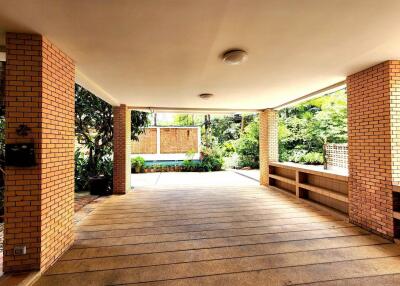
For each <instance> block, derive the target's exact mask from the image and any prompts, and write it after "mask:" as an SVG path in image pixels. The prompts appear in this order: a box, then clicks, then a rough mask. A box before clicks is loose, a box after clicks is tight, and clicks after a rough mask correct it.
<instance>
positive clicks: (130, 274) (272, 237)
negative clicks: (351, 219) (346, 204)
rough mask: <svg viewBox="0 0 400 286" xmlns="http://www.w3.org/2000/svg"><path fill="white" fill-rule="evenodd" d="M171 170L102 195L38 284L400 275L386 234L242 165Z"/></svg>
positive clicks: (185, 285)
mask: <svg viewBox="0 0 400 286" xmlns="http://www.w3.org/2000/svg"><path fill="white" fill-rule="evenodd" d="M164 175H165V178H163V177H164ZM168 175H170V174H162V175H161V177H160V178H161V180H164V181H162V182H166V183H165V184H155V185H154V184H153V185H149V186H138V187H136V188H135V191H133V192H130V193H129V194H127V195H124V196H113V197H110V198H109V199H107V200H104V201H102V202H100V203H98V204H97V207H96V209H95V210H94V211H93V212H91V213H90V214H89V215H88V217H87V218H86V219H83V220H82V221H81V222H80V223H79V225H78V227H77V233H76V241H75V243H74V245H73V247H72V248H71V249H70V250H68V251H67V253H65V255H64V256H63V257H62V258H61V259H60V260H59V261H58V262H56V264H55V265H54V266H53V267H51V268H50V269H49V270H48V271H47V272H46V273H45V274H44V275H43V277H42V278H41V279H40V280H39V281H38V282H37V283H36V285H51V286H55V285H63V286H67V285H73V286H76V285H85V286H88V285H148V286H208V285H215V286H243V285H245V286H250V285H252V286H254V285H263V286H275V285H281V286H283V285H313V286H317V285H318V286H321V285H324V286H345V285H346V286H349V285H353V286H355V285H363V286H365V285H373V286H377V285H379V286H388V285H400V275H399V273H400V258H399V255H400V247H399V246H397V245H395V244H392V243H390V242H389V241H387V240H385V239H383V238H380V237H378V236H376V235H373V234H371V233H369V232H367V231H364V230H362V229H360V228H358V227H356V226H354V225H351V224H349V223H347V222H345V221H342V220H340V219H339V218H337V217H334V216H332V215H330V214H328V213H326V212H324V211H321V210H319V209H315V208H313V207H311V206H310V205H309V204H307V203H304V202H303V201H301V200H298V199H296V198H295V197H293V196H290V195H287V194H285V193H283V192H279V191H276V190H273V189H268V188H264V187H260V186H258V184H257V182H255V181H254V180H251V179H248V178H246V177H243V176H241V175H239V174H235V173H231V172H218V173H202V174H196V173H191V174H190V175H184V174H180V175H176V176H175V175H171V177H170V178H166V176H168ZM182 177H186V178H188V180H189V179H190V180H191V181H190V180H189V181H187V180H183V181H182V180H181V179H182ZM160 178H159V179H158V180H159V181H158V182H160ZM178 178H179V181H178V180H176V179H178ZM245 180H247V181H245ZM136 182H138V181H136ZM174 182H175V184H173V183H174ZM183 182H184V183H183ZM167 183H168V184H167ZM196 184H199V185H196ZM224 184H225V185H224ZM239 184H240V185H239Z"/></svg>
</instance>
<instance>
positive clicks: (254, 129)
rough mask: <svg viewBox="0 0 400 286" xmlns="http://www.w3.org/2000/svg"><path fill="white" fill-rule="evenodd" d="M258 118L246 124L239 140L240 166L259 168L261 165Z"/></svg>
mask: <svg viewBox="0 0 400 286" xmlns="http://www.w3.org/2000/svg"><path fill="white" fill-rule="evenodd" d="M258 122H259V121H258V118H257V119H255V120H254V121H253V122H251V123H250V124H249V125H248V126H246V128H245V130H244V132H243V133H242V136H241V137H240V139H239V140H238V144H237V150H236V151H237V153H238V155H239V167H251V168H258V166H259V152H260V151H259V143H258V138H259V135H258V133H259V124H258Z"/></svg>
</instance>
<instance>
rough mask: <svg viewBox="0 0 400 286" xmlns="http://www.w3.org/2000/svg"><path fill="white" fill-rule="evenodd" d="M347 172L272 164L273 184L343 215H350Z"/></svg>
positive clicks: (287, 164) (289, 164)
mask: <svg viewBox="0 0 400 286" xmlns="http://www.w3.org/2000/svg"><path fill="white" fill-rule="evenodd" d="M347 181H348V174H347V170H346V169H341V168H331V169H328V170H324V169H323V167H322V166H304V165H300V164H295V163H279V162H273V163H270V164H269V185H270V186H274V187H277V188H279V189H282V190H285V191H287V192H290V193H292V194H294V195H296V196H297V197H299V198H303V199H307V200H310V201H313V202H315V203H318V204H322V205H324V206H326V207H329V208H333V209H335V210H336V211H339V212H341V213H345V214H348V186H347Z"/></svg>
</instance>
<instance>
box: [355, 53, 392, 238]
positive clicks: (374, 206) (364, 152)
mask: <svg viewBox="0 0 400 286" xmlns="http://www.w3.org/2000/svg"><path fill="white" fill-rule="evenodd" d="M347 93H348V134H349V217H350V221H351V222H352V223H354V224H357V225H360V226H362V227H364V228H366V229H369V230H371V231H373V232H376V233H378V234H381V235H383V236H385V237H388V238H393V237H394V236H395V229H396V225H397V229H398V223H399V221H396V219H394V216H393V214H394V213H393V211H394V206H395V207H396V206H397V207H400V204H399V201H398V200H396V197H397V198H398V196H397V195H398V194H395V193H394V190H395V189H396V187H397V186H399V185H400V165H399V163H400V61H386V62H384V63H381V64H378V65H376V66H373V67H370V68H368V69H366V70H363V71H360V72H358V73H356V74H353V75H350V76H348V77H347Z"/></svg>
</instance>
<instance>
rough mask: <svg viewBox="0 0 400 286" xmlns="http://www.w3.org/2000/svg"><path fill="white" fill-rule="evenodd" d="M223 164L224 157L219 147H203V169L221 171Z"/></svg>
mask: <svg viewBox="0 0 400 286" xmlns="http://www.w3.org/2000/svg"><path fill="white" fill-rule="evenodd" d="M223 164H224V159H223V157H222V153H221V151H220V150H219V149H218V148H216V147H214V148H204V149H203V151H202V158H201V162H200V166H199V167H200V168H201V169H202V170H203V171H206V172H211V171H220V170H221V169H222V165H223Z"/></svg>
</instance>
